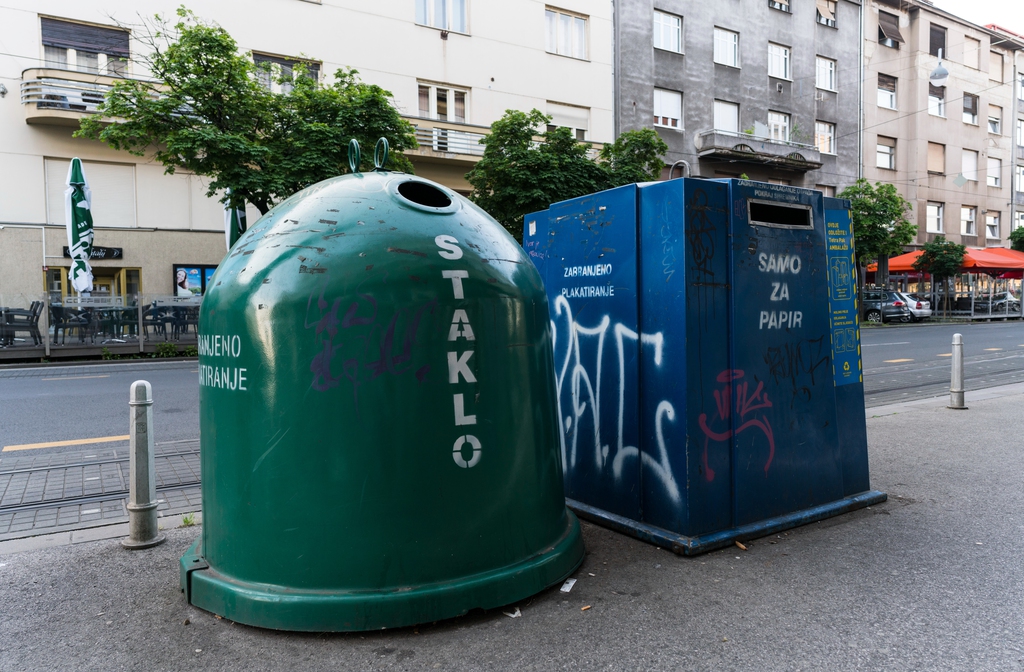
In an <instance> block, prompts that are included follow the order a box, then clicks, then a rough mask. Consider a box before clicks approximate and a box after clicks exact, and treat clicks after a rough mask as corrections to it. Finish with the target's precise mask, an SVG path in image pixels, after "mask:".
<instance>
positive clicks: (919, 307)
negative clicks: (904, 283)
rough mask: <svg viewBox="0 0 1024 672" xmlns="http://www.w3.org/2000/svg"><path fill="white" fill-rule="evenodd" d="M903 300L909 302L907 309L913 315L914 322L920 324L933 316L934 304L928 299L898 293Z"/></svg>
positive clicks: (917, 295)
mask: <svg viewBox="0 0 1024 672" xmlns="http://www.w3.org/2000/svg"><path fill="white" fill-rule="evenodd" d="M897 294H899V295H900V296H901V297H903V300H904V301H906V302H907V308H909V309H910V312H911V313H912V314H913V316H914V317H913V320H914V322H920V321H921V320H927V319H928V318H929V317H931V316H932V303H931V301H929V300H928V299H926V298H924V297H923V296H921V295H920V294H904V293H903V292H897Z"/></svg>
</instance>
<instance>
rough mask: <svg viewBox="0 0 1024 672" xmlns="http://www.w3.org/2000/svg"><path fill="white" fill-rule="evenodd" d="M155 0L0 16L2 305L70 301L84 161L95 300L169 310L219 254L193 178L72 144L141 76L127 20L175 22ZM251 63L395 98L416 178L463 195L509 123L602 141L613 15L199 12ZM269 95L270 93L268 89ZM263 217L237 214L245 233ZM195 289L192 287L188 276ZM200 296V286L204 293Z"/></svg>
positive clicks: (477, 6)
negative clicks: (71, 234) (155, 302)
mask: <svg viewBox="0 0 1024 672" xmlns="http://www.w3.org/2000/svg"><path fill="white" fill-rule="evenodd" d="M179 4H180V3H178V2H160V1H155V0H142V1H139V0H136V1H133V2H129V1H127V0H111V1H108V2H104V3H99V2H95V1H94V0H93V1H89V0H85V1H83V0H75V1H72V0H37V1H35V2H32V3H20V5H19V4H18V3H15V4H14V5H10V4H8V5H7V6H5V7H0V37H2V40H0V43H2V44H3V45H4V52H6V53H4V54H2V55H0V84H2V85H3V89H0V93H2V92H3V91H4V90H5V91H6V92H5V93H3V94H2V97H0V137H2V138H3V142H2V143H0V306H16V307H24V306H27V305H28V303H29V302H30V301H31V300H33V299H36V298H39V297H40V296H41V295H42V294H43V292H44V288H45V290H46V291H49V292H50V294H51V296H54V297H56V296H61V295H64V296H66V295H67V294H69V293H70V292H71V290H70V288H69V286H68V282H67V269H68V267H69V265H70V260H69V259H68V258H67V257H66V256H65V255H64V254H63V250H62V247H64V246H66V245H67V236H66V233H65V229H64V223H65V221H64V208H63V191H64V189H65V184H64V183H65V179H66V175H67V169H68V165H69V162H70V159H71V158H72V157H74V156H78V157H80V158H81V159H82V160H83V162H84V167H85V172H86V176H87V178H88V179H89V181H90V184H91V187H92V191H93V201H94V203H93V216H94V220H95V225H96V226H95V231H96V233H95V241H94V244H95V245H96V246H97V247H99V248H105V250H104V251H105V253H106V255H107V257H106V258H104V259H94V260H93V269H94V275H95V280H96V282H95V285H96V286H95V291H94V292H93V296H94V297H95V296H105V295H111V296H126V295H132V294H136V293H140V292H141V293H144V294H146V295H160V294H163V295H171V294H174V293H175V289H176V284H175V282H176V270H177V269H178V268H179V267H186V268H189V269H193V270H195V271H196V272H197V274H198V275H197V276H196V277H197V278H199V280H198V281H199V282H200V283H202V282H203V281H202V277H203V276H204V275H205V274H206V273H208V272H209V271H210V269H212V268H213V267H215V266H216V265H217V264H218V263H219V262H220V260H221V258H222V257H223V255H224V253H225V243H224V233H223V210H222V207H221V205H220V203H218V202H217V200H216V199H215V198H207V197H206V195H205V193H206V184H205V182H204V180H203V179H201V178H199V177H197V176H194V175H187V174H182V173H180V172H179V173H177V174H175V175H173V176H169V175H165V174H164V169H163V167H162V166H160V165H158V164H155V163H154V162H152V161H151V160H148V159H147V158H137V157H134V156H131V155H129V154H128V153H126V152H116V151H113V150H111V149H109V148H107V147H106V146H104V145H102V144H101V143H99V142H95V141H90V140H83V139H76V138H73V137H72V133H73V132H74V130H75V129H76V128H77V126H78V120H79V119H80V118H82V117H83V116H85V115H88V114H92V113H94V112H95V109H96V105H97V104H98V103H99V102H100V101H101V100H102V96H103V91H104V89H105V87H108V86H109V85H110V84H111V83H112V82H113V81H114V78H116V77H146V76H147V73H146V72H145V71H144V69H143V67H142V64H141V62H140V60H139V57H140V55H142V54H144V53H145V49H146V47H145V41H144V40H142V39H140V38H141V37H142V36H143V32H142V30H143V29H142V28H141V26H140V17H152V16H153V15H155V14H160V15H162V16H173V15H174V11H175V9H176V8H177V6H178V5H179ZM189 7H190V9H192V10H193V11H194V12H195V13H196V14H197V15H198V16H199V17H201V18H202V19H204V20H206V21H210V22H215V23H217V24H219V25H221V26H223V27H224V28H225V29H226V30H227V31H228V32H229V33H230V34H231V35H232V36H233V37H234V38H235V40H236V41H237V42H238V44H239V46H240V48H241V49H242V50H243V51H247V52H251V53H252V54H253V57H254V59H256V60H257V61H260V60H270V61H273V62H277V63H278V64H280V65H281V66H282V67H284V68H288V67H290V64H291V63H294V62H295V61H299V60H301V61H304V62H307V63H310V64H311V67H310V69H311V70H312V71H315V72H316V74H317V76H318V77H320V78H321V79H322V80H323V81H326V82H329V81H330V80H331V78H332V75H333V73H334V72H335V71H336V70H337V69H338V68H341V67H354V68H356V69H357V70H358V71H359V76H360V78H361V79H362V80H363V81H366V82H369V83H373V84H378V85H380V86H382V87H384V88H385V89H387V90H389V91H391V92H392V93H393V95H394V99H395V103H396V105H397V106H398V108H399V110H400V111H401V113H402V114H403V115H404V116H405V117H406V118H407V119H408V120H409V121H410V122H412V123H413V124H414V125H415V126H416V136H417V139H418V141H419V143H420V147H419V148H418V149H416V150H413V151H412V152H410V153H409V156H410V158H411V159H412V161H413V163H414V165H415V168H416V172H417V173H418V174H420V175H422V176H424V177H427V178H429V179H434V180H437V181H439V182H441V183H443V184H445V185H447V186H449V187H451V188H453V189H455V190H457V191H460V192H462V193H468V191H469V189H470V187H469V185H468V183H467V182H466V181H465V177H464V175H465V173H466V172H467V171H468V170H469V169H470V168H471V167H472V165H473V164H474V163H475V162H476V161H478V160H479V157H480V155H481V154H482V152H483V147H482V146H481V145H480V144H479V142H478V141H479V139H480V138H481V137H483V135H484V134H486V133H488V132H489V127H490V124H491V123H492V122H494V121H495V120H497V119H498V118H500V117H501V116H502V114H503V113H504V112H505V110H506V109H518V110H524V111H528V110H530V109H531V108H538V109H540V110H542V111H545V112H546V113H548V114H550V115H552V116H553V123H554V124H555V125H562V126H569V127H571V128H573V129H575V133H576V136H577V137H578V138H579V139H581V140H587V141H591V142H596V143H601V142H607V141H611V140H612V139H613V132H614V131H613V116H612V108H613V87H612V65H611V64H612V51H611V50H612V41H611V29H612V4H611V2H597V3H595V2H587V1H586V0H559V1H558V2H556V3H553V4H546V3H543V2H537V1H536V0H512V1H509V2H486V1H484V0H400V1H395V2H386V3H383V2H382V3H366V2H358V1H356V0H323V2H316V1H307V0H253V1H252V2H249V3H246V4H245V6H244V8H242V9H240V8H239V6H237V5H234V4H232V3H222V2H212V1H211V0H202V1H200V2H194V3H190V4H189ZM275 86H276V85H275ZM258 215H259V213H258V212H257V211H256V210H254V209H250V210H249V213H248V216H249V221H250V224H251V223H252V222H254V221H255V219H256V218H257V217H258ZM193 280H194V281H195V279H193ZM200 288H201V287H200Z"/></svg>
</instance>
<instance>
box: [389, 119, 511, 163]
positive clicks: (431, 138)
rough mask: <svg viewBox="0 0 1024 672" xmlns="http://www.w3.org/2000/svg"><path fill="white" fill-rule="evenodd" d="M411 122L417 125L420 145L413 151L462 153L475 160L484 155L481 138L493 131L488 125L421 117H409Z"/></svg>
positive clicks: (446, 156) (447, 154) (445, 153)
mask: <svg viewBox="0 0 1024 672" xmlns="http://www.w3.org/2000/svg"><path fill="white" fill-rule="evenodd" d="M409 122H410V123H412V124H413V126H415V127H416V142H418V143H419V145H420V147H419V150H414V152H413V153H423V152H430V153H434V154H442V155H445V158H455V156H453V155H462V156H463V157H466V158H468V159H470V160H475V159H474V158H472V157H481V156H483V154H484V146H483V145H481V144H480V139H481V138H483V137H484V136H485V135H488V134H489V133H490V132H491V129H490V128H489V127H487V126H475V125H472V124H459V123H453V122H447V121H435V120H432V119H423V118H420V117H412V118H409Z"/></svg>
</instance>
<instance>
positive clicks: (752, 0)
mask: <svg viewBox="0 0 1024 672" xmlns="http://www.w3.org/2000/svg"><path fill="white" fill-rule="evenodd" d="M860 13H861V5H860V2H858V1H854V0H745V1H744V2H743V3H742V5H740V4H738V3H735V2H728V3H710V4H708V3H705V2H697V1H695V0H621V1H620V2H617V3H616V17H615V18H616V25H615V36H616V40H615V43H616V45H618V50H617V53H616V64H615V65H616V78H615V85H616V95H615V100H616V122H617V131H618V132H622V131H627V130H630V129H636V128H643V127H650V126H652V125H653V127H654V128H655V129H656V130H657V131H658V134H659V135H660V136H661V138H662V139H663V140H664V141H665V142H666V144H668V146H669V151H668V154H667V162H668V163H670V164H671V163H673V162H675V161H678V160H682V161H685V162H687V164H688V165H689V167H690V170H691V172H692V174H694V175H700V176H704V177H738V176H740V175H747V176H748V177H749V178H751V179H754V180H762V181H767V182H775V183H781V184H791V185H794V186H801V187H810V188H819V189H821V190H822V191H824V192H825V193H827V194H829V195H834V194H835V193H837V192H838V191H840V190H842V189H843V188H844V187H845V186H847V185H849V184H851V183H852V182H854V181H855V180H856V179H857V177H858V172H859V162H860V147H859V145H858V140H859V136H858V129H859V126H858V121H859V107H860V105H859V100H860V86H859V83H860V68H859V63H860V42H861V40H860V22H861V16H860ZM678 174H679V173H676V175H678Z"/></svg>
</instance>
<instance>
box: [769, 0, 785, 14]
mask: <svg viewBox="0 0 1024 672" xmlns="http://www.w3.org/2000/svg"><path fill="white" fill-rule="evenodd" d="M768 7H769V8H771V9H777V10H779V11H780V12H788V11H789V0H768Z"/></svg>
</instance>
